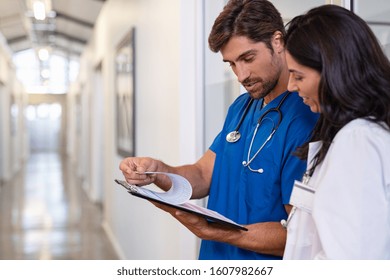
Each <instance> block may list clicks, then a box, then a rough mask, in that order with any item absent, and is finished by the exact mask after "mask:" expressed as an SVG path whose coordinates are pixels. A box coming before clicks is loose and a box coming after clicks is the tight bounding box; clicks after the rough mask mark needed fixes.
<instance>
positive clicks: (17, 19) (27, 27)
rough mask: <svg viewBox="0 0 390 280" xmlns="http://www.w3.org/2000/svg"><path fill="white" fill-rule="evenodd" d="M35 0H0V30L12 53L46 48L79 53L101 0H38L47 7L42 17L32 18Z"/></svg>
mask: <svg viewBox="0 0 390 280" xmlns="http://www.w3.org/2000/svg"><path fill="white" fill-rule="evenodd" d="M33 1H36V0H0V32H1V33H2V35H3V36H4V37H5V40H6V43H7V44H8V46H9V47H10V49H11V51H12V52H14V53H15V52H19V51H22V50H26V49H29V48H35V49H37V48H42V47H46V48H47V47H49V49H50V51H52V52H61V53H65V54H66V55H76V56H79V55H80V54H81V53H82V51H83V48H84V47H85V45H86V44H87V43H88V40H89V38H90V37H91V35H92V32H93V28H94V24H95V21H96V19H97V17H98V15H99V12H100V10H101V8H102V6H103V5H104V2H105V0H39V1H42V2H44V3H45V4H46V7H50V6H51V9H50V11H49V12H47V14H46V18H45V19H44V20H37V19H35V18H34V15H33V12H32V2H33Z"/></svg>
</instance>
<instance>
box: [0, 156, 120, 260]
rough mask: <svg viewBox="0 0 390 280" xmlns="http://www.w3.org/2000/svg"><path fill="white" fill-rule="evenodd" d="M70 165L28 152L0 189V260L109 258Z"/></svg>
mask: <svg viewBox="0 0 390 280" xmlns="http://www.w3.org/2000/svg"><path fill="white" fill-rule="evenodd" d="M101 210H102V209H101V207H99V206H98V205H97V204H94V203H91V202H90V201H89V200H88V198H87V196H86V194H85V193H84V191H83V190H82V187H81V184H80V180H79V179H78V178H77V176H75V172H74V170H73V168H72V165H71V164H69V163H68V162H67V161H66V160H64V159H63V158H62V157H61V156H59V155H58V154H56V153H40V154H32V155H31V157H30V159H29V161H28V162H27V163H26V166H24V167H23V168H22V170H21V171H20V172H19V173H18V174H17V175H16V176H15V178H14V179H13V180H12V182H8V183H6V184H4V185H2V186H1V189H0V259H3V260H32V259H56V260H108V259H111V260H114V259H117V255H116V254H115V251H114V250H113V248H112V246H111V243H110V242H109V240H108V239H107V236H106V234H105V232H104V230H103V228H102V227H101V221H102V211H101Z"/></svg>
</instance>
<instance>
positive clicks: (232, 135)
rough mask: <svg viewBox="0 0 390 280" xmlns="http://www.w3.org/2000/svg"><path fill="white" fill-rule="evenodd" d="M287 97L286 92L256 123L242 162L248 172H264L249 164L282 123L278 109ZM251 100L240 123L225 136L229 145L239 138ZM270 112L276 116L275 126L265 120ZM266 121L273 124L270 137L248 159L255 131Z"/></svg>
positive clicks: (281, 116)
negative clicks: (245, 158) (245, 157)
mask: <svg viewBox="0 0 390 280" xmlns="http://www.w3.org/2000/svg"><path fill="white" fill-rule="evenodd" d="M288 95H289V92H287V93H286V94H285V95H284V96H283V98H282V99H281V100H280V102H279V104H278V106H276V107H274V108H270V109H268V110H267V111H265V112H264V114H263V115H262V116H261V117H260V118H259V120H258V121H257V125H256V128H255V130H254V132H253V135H252V139H251V142H250V145H249V149H248V154H247V160H244V161H243V162H242V165H243V166H244V167H248V169H249V170H250V171H253V172H258V173H263V172H264V170H263V169H262V168H259V169H252V168H251V167H250V164H251V163H252V161H253V160H254V159H255V158H256V157H257V155H258V154H259V153H260V152H261V150H262V149H263V148H264V147H265V145H266V144H267V143H268V142H269V141H270V140H271V138H272V136H273V135H274V134H275V132H276V130H277V129H278V128H279V125H280V123H281V122H282V118H283V115H282V112H281V110H280V107H281V106H282V105H283V102H284V101H285V100H286V98H287V96H288ZM253 100H254V99H253V98H252V99H251V100H250V101H249V102H248V105H247V106H246V108H245V110H244V113H243V115H242V116H241V118H240V121H239V122H238V125H237V127H236V128H235V129H234V130H233V131H232V132H229V133H228V134H227V135H226V141H228V142H229V143H235V142H237V141H238V140H239V139H240V138H241V134H240V132H239V131H238V130H239V129H240V127H241V124H242V122H243V120H244V118H245V116H246V115H247V114H248V111H249V108H250V106H251V105H252V103H253ZM271 112H276V113H277V114H278V121H277V122H276V125H275V122H274V121H273V120H272V119H271V118H266V117H267V116H268V115H269V114H270V113H271ZM266 119H270V120H271V121H272V122H273V123H274V127H273V129H272V131H271V133H270V135H269V136H268V137H267V139H266V140H265V142H264V143H263V144H262V145H261V146H260V147H259V149H258V150H257V151H256V153H255V154H254V155H253V156H252V157H250V154H251V152H252V146H253V142H254V140H255V138H256V135H257V131H258V129H259V127H260V125H261V124H262V122H263V121H264V120H266Z"/></svg>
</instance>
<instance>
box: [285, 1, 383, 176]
mask: <svg viewBox="0 0 390 280" xmlns="http://www.w3.org/2000/svg"><path fill="white" fill-rule="evenodd" d="M287 28H288V30H287V34H286V36H285V46H286V49H287V51H288V52H289V54H290V55H291V56H292V57H293V58H294V59H295V60H296V61H297V62H298V63H299V64H301V65H304V66H307V67H310V68H312V69H315V70H317V71H318V72H319V73H320V75H321V80H320V83H319V103H320V110H321V115H320V118H319V120H318V122H317V125H316V127H315V128H314V131H313V134H312V139H311V140H310V141H317V140H322V141H323V146H322V148H321V150H320V151H319V153H318V154H317V156H316V158H315V166H316V165H318V164H319V163H320V162H321V161H322V160H323V159H324V157H325V155H326V153H327V151H328V149H329V146H330V144H331V143H332V140H333V139H334V137H335V135H336V133H337V132H338V131H339V130H340V129H341V128H342V127H343V126H344V125H346V124H347V123H348V122H350V121H352V120H354V119H356V118H365V119H367V120H370V121H373V122H376V123H380V124H381V125H383V123H384V124H387V126H390V62H389V60H388V58H387V57H386V55H385V54H384V52H383V50H382V48H381V46H380V44H379V43H378V40H377V38H376V37H375V35H374V33H373V32H372V30H371V29H370V28H369V26H368V25H367V24H366V22H365V21H364V20H363V19H361V18H360V17H358V16H357V15H355V14H354V13H353V12H351V11H349V10H347V9H345V8H342V7H340V6H336V5H323V6H320V7H317V8H314V9H311V10H310V11H308V12H307V13H306V14H304V15H301V16H298V17H295V18H294V19H293V20H292V21H291V22H290V23H288V25H287ZM383 126H384V127H386V126H385V125H383ZM307 151H308V143H306V144H305V145H304V146H302V147H301V148H300V149H298V151H297V155H298V156H299V157H300V158H301V159H307ZM315 166H314V168H315Z"/></svg>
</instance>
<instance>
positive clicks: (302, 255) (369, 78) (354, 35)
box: [282, 5, 390, 259]
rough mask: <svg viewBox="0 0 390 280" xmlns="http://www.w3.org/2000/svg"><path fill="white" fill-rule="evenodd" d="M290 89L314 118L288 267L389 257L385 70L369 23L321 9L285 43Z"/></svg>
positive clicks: (290, 229) (389, 71)
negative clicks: (304, 261)
mask: <svg viewBox="0 0 390 280" xmlns="http://www.w3.org/2000/svg"><path fill="white" fill-rule="evenodd" d="M285 43H286V57H287V63H288V68H289V71H290V78H289V86H288V90H290V91H298V92H299V95H300V96H301V97H302V98H303V100H304V102H305V104H306V105H308V106H310V108H311V110H312V111H313V112H319V113H320V119H319V121H318V123H317V126H316V127H315V129H314V131H313V134H312V138H311V141H310V143H307V144H305V145H304V146H303V147H301V148H300V149H299V150H298V151H297V155H298V156H299V157H300V158H302V159H306V160H307V162H308V167H307V172H306V174H305V176H304V178H303V180H302V182H296V183H295V185H294V188H293V192H292V195H291V199H290V204H292V205H293V206H294V207H293V209H292V211H291V213H290V216H289V219H288V220H287V221H282V225H283V226H285V227H286V228H287V244H286V248H285V253H284V259H390V131H389V126H390V63H389V60H388V58H387V57H386V55H385V54H384V52H383V51H382V48H381V46H380V44H379V43H378V42H377V39H376V37H375V35H374V34H373V33H372V31H371V30H370V28H369V27H368V25H367V24H366V23H365V22H364V20H362V19H361V18H360V17H358V16H357V15H355V14H354V13H352V12H350V11H348V10H346V9H344V8H342V7H339V6H336V5H324V6H320V7H317V8H314V9H312V10H310V11H309V12H307V13H306V14H304V15H302V16H298V17H296V18H294V19H293V20H292V21H291V22H290V23H289V25H288V31H287V35H286V38H285Z"/></svg>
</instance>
